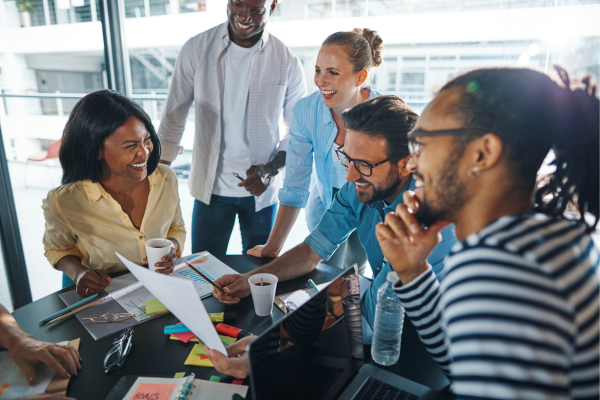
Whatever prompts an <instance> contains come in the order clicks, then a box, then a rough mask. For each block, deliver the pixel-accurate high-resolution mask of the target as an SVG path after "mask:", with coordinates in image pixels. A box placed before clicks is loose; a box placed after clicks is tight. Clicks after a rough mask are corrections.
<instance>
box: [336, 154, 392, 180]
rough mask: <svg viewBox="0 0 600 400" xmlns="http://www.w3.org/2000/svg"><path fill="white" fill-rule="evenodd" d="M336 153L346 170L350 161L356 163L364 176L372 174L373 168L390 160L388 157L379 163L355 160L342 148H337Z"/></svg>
mask: <svg viewBox="0 0 600 400" xmlns="http://www.w3.org/2000/svg"><path fill="white" fill-rule="evenodd" d="M335 154H336V155H337V158H338V161H339V162H340V163H341V164H342V165H343V166H344V168H346V171H347V170H348V169H349V168H350V163H354V167H355V168H356V170H357V171H358V173H359V174H361V175H362V176H371V175H372V174H373V168H375V167H377V166H379V165H381V164H385V163H386V162H388V161H390V159H389V158H386V159H385V160H383V161H381V162H378V163H377V164H371V163H368V162H366V161H363V160H355V159H353V158H350V157H348V154H346V153H344V152H343V151H342V150H340V149H336V150H335Z"/></svg>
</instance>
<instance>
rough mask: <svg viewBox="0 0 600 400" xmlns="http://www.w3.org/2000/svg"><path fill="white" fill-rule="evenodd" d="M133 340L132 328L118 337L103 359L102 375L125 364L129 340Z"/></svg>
mask: <svg viewBox="0 0 600 400" xmlns="http://www.w3.org/2000/svg"><path fill="white" fill-rule="evenodd" d="M132 338H133V328H129V329H127V330H126V331H125V332H123V334H122V335H121V336H119V337H118V338H117V339H115V341H114V342H113V344H114V345H115V346H114V347H113V348H112V349H111V350H110V351H109V352H108V354H107V355H106V357H104V373H106V374H108V373H109V372H110V371H112V370H115V369H117V368H119V367H120V366H121V365H123V363H124V362H125V359H126V358H127V356H128V355H129V351H130V350H131V339H132Z"/></svg>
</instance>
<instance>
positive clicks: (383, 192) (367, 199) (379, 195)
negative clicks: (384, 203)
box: [355, 165, 401, 204]
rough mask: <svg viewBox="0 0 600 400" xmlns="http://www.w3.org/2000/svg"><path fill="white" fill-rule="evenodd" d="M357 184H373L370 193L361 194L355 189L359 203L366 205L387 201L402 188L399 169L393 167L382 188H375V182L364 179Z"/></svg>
mask: <svg viewBox="0 0 600 400" xmlns="http://www.w3.org/2000/svg"><path fill="white" fill-rule="evenodd" d="M357 182H358V183H370V184H371V188H372V191H371V192H369V193H365V192H359V191H358V189H356V188H355V191H356V198H357V199H358V201H360V202H361V203H365V204H371V203H374V202H376V201H379V200H385V199H387V198H388V197H390V196H391V195H393V194H394V192H395V191H396V190H397V189H398V186H400V183H401V179H400V174H398V167H397V166H395V165H392V168H390V171H389V172H388V175H387V176H386V178H385V181H384V182H383V183H382V184H381V185H380V186H375V184H374V183H373V182H369V181H366V180H363V178H360V179H359V180H358V181H357Z"/></svg>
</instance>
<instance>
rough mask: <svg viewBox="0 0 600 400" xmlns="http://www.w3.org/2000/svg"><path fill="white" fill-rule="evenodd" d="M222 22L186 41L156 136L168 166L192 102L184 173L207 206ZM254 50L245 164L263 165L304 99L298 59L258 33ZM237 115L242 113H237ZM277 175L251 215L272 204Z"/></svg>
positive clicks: (218, 114)
mask: <svg viewBox="0 0 600 400" xmlns="http://www.w3.org/2000/svg"><path fill="white" fill-rule="evenodd" d="M227 26H228V22H225V23H223V24H221V25H218V26H216V27H214V28H212V29H210V30H208V31H206V32H202V33H201V34H199V35H196V36H194V37H193V38H191V39H189V40H188V41H187V42H186V43H185V44H184V45H183V48H182V49H181V51H180V52H179V56H178V57H177V62H176V63H175V69H174V71H173V77H172V80H171V86H170V87H169V95H168V96H167V102H166V104H165V109H164V114H163V118H162V121H161V123H160V127H159V129H158V136H159V137H160V141H161V145H162V155H161V159H162V160H165V161H173V160H174V159H175V158H176V157H177V154H178V153H179V150H180V146H179V143H180V141H181V137H182V135H183V130H184V127H185V120H186V117H187V114H188V112H189V109H190V107H191V105H192V102H194V101H195V102H196V108H195V112H196V114H195V123H196V136H195V138H194V150H193V155H192V165H191V169H190V179H189V187H190V193H191V194H192V196H193V197H194V198H196V199H198V200H200V201H202V202H203V203H206V204H208V203H209V202H210V197H211V194H212V192H213V186H214V183H215V175H216V173H217V163H218V161H219V153H220V151H221V140H222V129H221V119H222V108H223V107H227V106H228V105H227V104H223V88H224V84H225V62H224V61H225V57H224V56H225V52H226V50H227V47H228V46H229V45H230V43H231V40H230V39H229V32H228V29H227ZM259 46H260V49H259V50H258V52H257V53H256V55H255V56H254V58H253V60H252V67H251V70H250V79H251V81H250V90H249V93H248V139H249V142H250V162H251V163H252V164H253V165H261V164H266V163H268V162H269V161H270V160H271V159H272V158H273V157H274V156H275V154H276V153H277V152H278V151H286V149H287V143H288V142H289V140H290V136H289V127H290V125H291V121H292V109H293V108H294V105H295V104H296V102H297V101H298V100H300V99H301V98H302V97H303V96H304V95H305V94H306V82H305V79H304V71H303V69H302V64H301V63H300V59H299V58H298V57H297V56H296V55H295V54H294V53H292V51H291V50H290V49H289V48H288V47H287V46H286V45H285V44H283V43H282V42H281V41H280V40H279V39H277V38H276V37H274V36H273V35H271V34H269V33H268V32H267V31H266V30H264V31H263V34H262V37H261V39H260V44H259ZM282 110H283V121H284V124H285V132H284V136H283V139H281V138H280V134H279V116H280V115H281V112H282ZM240 112H243V111H242V110H240ZM281 184H282V179H281V174H279V175H277V177H276V178H275V179H274V180H273V181H272V182H271V184H270V185H269V187H268V188H267V190H266V191H265V192H264V193H263V194H261V195H260V196H257V197H255V200H256V211H258V210H261V209H262V208H264V207H268V206H270V205H272V204H274V203H275V202H276V201H277V192H278V191H279V188H280V187H281Z"/></svg>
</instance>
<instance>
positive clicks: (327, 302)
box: [249, 267, 360, 400]
mask: <svg viewBox="0 0 600 400" xmlns="http://www.w3.org/2000/svg"><path fill="white" fill-rule="evenodd" d="M358 282H359V277H358V274H357V270H356V268H354V267H351V268H349V269H347V270H345V271H343V270H340V275H339V276H338V277H337V278H336V279H334V280H333V281H331V282H330V283H329V284H325V285H319V290H320V291H319V292H317V291H316V290H315V289H309V290H307V291H305V292H304V293H303V294H301V295H300V294H298V293H295V294H293V295H292V296H289V297H286V296H280V297H281V300H280V302H279V303H278V307H280V308H282V304H284V305H285V304H286V303H287V307H285V309H286V310H287V311H288V312H287V313H286V315H285V317H284V319H283V320H281V321H280V322H278V323H277V324H275V325H274V326H272V327H271V328H269V329H267V330H266V331H264V332H263V333H262V334H261V335H260V336H259V337H258V338H257V339H256V340H255V341H254V342H253V343H252V344H251V346H250V348H249V359H250V387H251V390H252V394H253V398H254V399H260V400H269V399H321V398H329V397H333V395H334V394H335V393H333V394H331V393H330V392H332V391H335V392H337V391H338V390H339V388H337V389H336V386H338V385H334V383H336V382H337V381H339V380H340V378H341V377H342V376H346V375H348V374H349V370H350V369H355V367H356V362H352V354H351V352H350V351H349V346H341V347H342V348H343V349H344V350H343V351H342V354H336V357H328V356H323V354H324V352H323V351H321V350H322V349H319V345H317V343H318V341H319V338H320V336H321V334H322V333H323V331H325V330H327V329H330V328H332V327H334V326H335V325H336V324H337V323H338V322H339V321H340V319H341V318H342V317H343V316H344V311H343V307H342V300H343V299H344V298H346V297H347V296H356V297H359V296H360V289H359V283H358ZM276 303H277V302H276ZM290 303H291V304H290ZM298 303H301V304H298ZM290 309H291V311H290ZM342 328H344V326H343V325H342V326H339V327H338V329H342ZM336 330H337V329H336ZM332 331H334V329H331V332H332ZM342 333H345V328H344V329H343V330H342ZM340 340H345V341H347V340H348V339H347V335H345V334H342V335H341V337H340ZM352 372H353V371H352ZM307 383H310V384H307Z"/></svg>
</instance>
